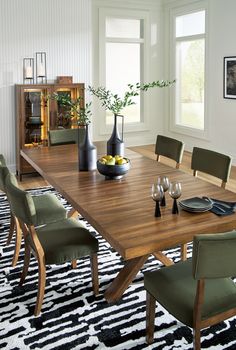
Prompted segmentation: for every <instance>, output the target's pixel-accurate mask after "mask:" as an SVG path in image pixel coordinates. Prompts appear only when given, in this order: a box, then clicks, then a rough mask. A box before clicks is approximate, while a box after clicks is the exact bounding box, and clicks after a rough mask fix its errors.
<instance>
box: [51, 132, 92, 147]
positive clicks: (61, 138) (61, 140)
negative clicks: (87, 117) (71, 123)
mask: <svg viewBox="0 0 236 350" xmlns="http://www.w3.org/2000/svg"><path fill="white" fill-rule="evenodd" d="M84 132H85V131H84V129H83V128H79V129H58V130H49V131H48V144H49V146H59V145H66V144H72V143H77V144H79V143H81V142H82V141H83V137H84Z"/></svg>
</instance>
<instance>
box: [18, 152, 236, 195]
mask: <svg viewBox="0 0 236 350" xmlns="http://www.w3.org/2000/svg"><path fill="white" fill-rule="evenodd" d="M130 149H132V150H134V151H135V152H138V153H140V154H143V155H144V156H146V157H148V158H151V159H156V155H155V153H154V149H155V145H145V146H136V147H130ZM161 162H163V163H165V164H168V165H170V166H173V167H174V166H175V162H174V161H171V160H169V159H167V158H164V157H162V158H161ZM180 169H181V170H182V171H185V172H187V173H190V174H192V170H191V153H190V152H186V151H185V152H184V156H183V161H182V164H181V166H180ZM199 177H202V178H203V179H205V180H207V181H209V182H211V183H214V184H217V185H219V186H220V183H221V181H220V180H218V179H216V178H214V177H212V176H210V175H206V174H200V173H199ZM48 185H49V183H48V182H47V181H45V180H44V179H43V178H42V177H41V176H39V175H37V174H35V175H24V176H23V177H22V182H20V187H22V188H24V189H28V188H36V187H41V186H42V187H43V186H48ZM226 189H229V190H230V191H233V192H236V166H232V169H231V174H230V179H229V182H228V183H227V185H226Z"/></svg>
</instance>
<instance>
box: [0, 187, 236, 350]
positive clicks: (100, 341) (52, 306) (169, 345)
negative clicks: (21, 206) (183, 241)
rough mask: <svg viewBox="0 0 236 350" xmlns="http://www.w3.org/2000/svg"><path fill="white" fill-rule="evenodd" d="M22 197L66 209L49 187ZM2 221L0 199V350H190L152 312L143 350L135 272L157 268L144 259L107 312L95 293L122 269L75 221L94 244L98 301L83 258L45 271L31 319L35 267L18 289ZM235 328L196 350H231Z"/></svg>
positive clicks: (1, 200) (212, 331) (187, 341)
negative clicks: (50, 200) (51, 198)
mask: <svg viewBox="0 0 236 350" xmlns="http://www.w3.org/2000/svg"><path fill="white" fill-rule="evenodd" d="M30 192H31V193H33V194H34V195H37V194H42V193H46V192H51V193H55V194H56V195H57V196H58V198H60V200H61V201H62V203H63V204H64V205H65V207H66V208H67V209H70V206H69V205H68V203H67V202H66V201H65V200H64V199H63V198H62V197H61V196H60V195H59V194H58V193H56V191H55V190H54V189H53V188H51V187H46V188H40V189H36V190H31V191H30ZM9 214H10V211H9V205H8V202H7V199H6V196H5V195H4V194H3V195H0V247H1V250H0V255H1V256H0V300H1V303H0V349H4V350H28V349H44V350H46V349H47V350H49V349H54V350H69V349H76V350H80V349H84V350H92V349H99V350H105V349H115V350H118V349H119V350H126V349H127V350H128V349H132V350H134V349H135V350H139V349H140V350H141V349H156V350H157V349H158V350H172V349H181V350H182V349H188V350H190V349H192V330H191V329H190V328H188V327H186V326H183V325H182V326H181V325H180V324H177V321H176V320H175V319H174V318H173V317H172V316H170V315H169V314H168V313H167V312H166V311H165V310H164V309H163V308H162V307H161V306H159V305H158V306H157V309H156V329H155V331H156V332H155V339H154V344H153V345H152V346H148V345H147V344H146V342H145V299H146V293H145V291H144V288H143V272H144V271H150V270H154V269H157V268H160V267H161V264H160V263H159V262H158V261H157V260H156V259H154V258H153V257H152V256H151V257H150V258H149V260H148V261H147V263H146V264H145V266H144V268H143V269H142V271H140V273H139V274H138V275H137V277H136V279H135V280H134V281H133V283H132V285H131V286H130V287H129V288H128V290H127V291H126V292H125V294H124V295H123V298H122V299H121V300H120V301H119V302H117V303H115V304H108V303H107V302H106V300H105V299H104V297H103V293H104V291H105V290H106V288H107V287H108V285H109V284H110V282H111V281H112V279H113V278H114V277H115V276H116V274H117V273H118V271H119V270H120V268H121V267H122V266H123V261H122V259H121V258H120V256H119V254H118V253H116V252H115V251H114V250H113V249H112V248H111V246H110V245H109V244H108V243H107V242H106V241H105V240H104V239H102V237H101V236H99V234H98V233H96V232H95V230H94V229H93V228H92V227H91V226H90V225H89V224H88V223H87V222H85V221H84V220H83V218H79V220H81V221H83V222H84V225H85V227H87V228H88V229H89V230H90V231H91V232H94V234H95V235H96V236H97V238H98V239H99V255H98V264H99V284H100V294H99V296H98V297H94V295H93V293H92V285H91V273H90V263H89V258H86V257H85V258H83V259H80V260H79V261H78V268H77V269H71V267H70V264H68V263H67V264H64V265H51V266H48V267H47V285H46V291H45V298H44V302H43V307H42V313H41V314H40V316H39V317H34V316H33V309H34V305H35V301H36V293H37V264H36V261H35V260H34V258H33V257H32V258H31V263H30V268H29V274H28V276H27V278H26V282H25V284H24V286H23V287H19V285H18V284H19V276H20V273H21V270H22V266H23V254H24V249H23V246H22V249H21V253H20V258H19V262H18V263H17V265H16V267H14V268H13V267H11V260H12V255H13V248H14V242H12V243H11V245H9V246H6V241H7V235H8V230H9V219H10V216H9ZM190 251H191V246H189V252H190ZM166 254H167V255H168V257H170V258H172V259H173V260H174V261H177V259H179V256H180V253H179V250H178V248H176V249H171V250H168V251H167V252H166ZM235 323H236V320H235V319H231V320H228V321H226V322H222V323H220V324H219V325H217V326H214V327H211V328H208V329H206V330H203V331H202V349H204V348H205V349H206V348H207V349H211V350H213V349H231V350H232V349H236V336H235V326H236V324H235ZM219 344H220V345H219Z"/></svg>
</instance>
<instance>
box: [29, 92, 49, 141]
mask: <svg viewBox="0 0 236 350" xmlns="http://www.w3.org/2000/svg"><path fill="white" fill-rule="evenodd" d="M24 122H25V136H24V138H25V139H24V143H25V146H27V145H32V144H34V145H38V144H45V143H46V140H47V131H48V101H47V93H46V90H42V89H25V90H24Z"/></svg>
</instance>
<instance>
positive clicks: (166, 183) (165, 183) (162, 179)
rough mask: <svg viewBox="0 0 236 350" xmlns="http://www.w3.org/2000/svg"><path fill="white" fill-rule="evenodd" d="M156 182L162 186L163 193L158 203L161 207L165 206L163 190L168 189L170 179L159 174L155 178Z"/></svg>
mask: <svg viewBox="0 0 236 350" xmlns="http://www.w3.org/2000/svg"><path fill="white" fill-rule="evenodd" d="M157 183H158V184H159V185H161V186H162V187H163V190H164V194H163V197H162V200H161V204H160V205H161V207H165V206H166V197H165V192H166V191H167V190H168V188H169V186H170V181H169V179H168V177H167V176H160V177H158V179H157Z"/></svg>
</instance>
